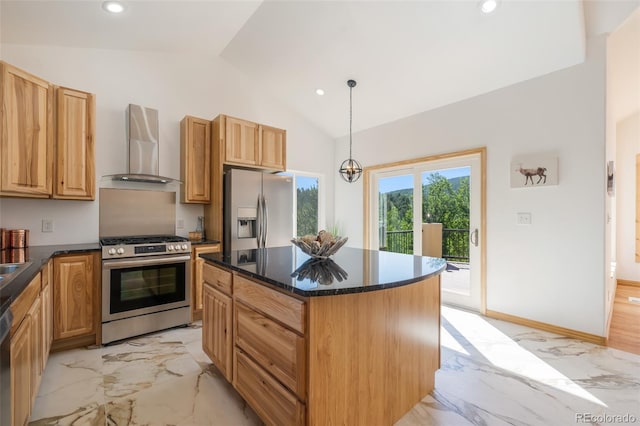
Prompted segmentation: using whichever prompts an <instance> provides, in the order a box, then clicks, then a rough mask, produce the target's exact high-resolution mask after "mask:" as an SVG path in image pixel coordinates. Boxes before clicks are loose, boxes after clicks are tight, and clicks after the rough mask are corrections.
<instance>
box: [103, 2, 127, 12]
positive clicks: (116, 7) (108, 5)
mask: <svg viewBox="0 0 640 426" xmlns="http://www.w3.org/2000/svg"><path fill="white" fill-rule="evenodd" d="M102 8H103V9H104V10H106V11H107V12H111V13H121V12H123V11H124V5H123V4H122V3H120V2H119V1H105V2H104V3H102Z"/></svg>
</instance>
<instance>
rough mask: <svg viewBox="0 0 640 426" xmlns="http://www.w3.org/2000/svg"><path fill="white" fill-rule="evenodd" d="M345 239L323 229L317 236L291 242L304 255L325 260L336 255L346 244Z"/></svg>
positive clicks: (308, 236) (305, 236)
mask: <svg viewBox="0 0 640 426" xmlns="http://www.w3.org/2000/svg"><path fill="white" fill-rule="evenodd" d="M347 240H348V238H347V237H337V236H334V235H333V234H331V232H327V231H325V230H324V229H323V230H322V231H320V232H318V235H304V236H302V237H299V238H294V239H292V240H291V242H292V243H293V244H295V245H296V246H297V247H299V248H300V250H302V251H303V252H304V253H306V254H308V255H309V256H311V257H314V258H316V259H327V258H328V257H329V256H331V255H332V254H334V253H336V252H337V251H338V250H339V249H340V247H342V246H343V245H344V244H345V243H346V242H347Z"/></svg>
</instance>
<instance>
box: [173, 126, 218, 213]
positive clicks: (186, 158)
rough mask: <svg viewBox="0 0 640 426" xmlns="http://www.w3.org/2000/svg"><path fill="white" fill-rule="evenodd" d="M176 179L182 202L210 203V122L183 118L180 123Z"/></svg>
mask: <svg viewBox="0 0 640 426" xmlns="http://www.w3.org/2000/svg"><path fill="white" fill-rule="evenodd" d="M180 179H181V180H182V182H183V188H182V194H181V199H182V202H183V203H200V204H207V203H209V202H210V201H211V190H210V185H211V121H209V120H205V119H202V118H196V117H191V116H186V117H184V118H183V119H182V121H181V122H180Z"/></svg>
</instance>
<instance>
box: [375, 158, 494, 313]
mask: <svg viewBox="0 0 640 426" xmlns="http://www.w3.org/2000/svg"><path fill="white" fill-rule="evenodd" d="M481 168H482V159H481V154H480V153H474V154H466V155H461V156H452V157H448V158H438V159H434V160H425V161H421V162H416V163H412V164H403V165H400V166H395V167H389V168H380V169H378V170H376V171H374V172H372V173H371V175H370V177H371V185H370V192H371V193H370V204H371V205H370V208H369V215H370V217H369V224H370V225H369V228H370V229H369V230H368V231H369V241H370V245H369V246H370V247H371V248H374V249H378V250H386V251H393V252H398V253H407V254H416V255H424V256H433V257H443V258H445V259H446V260H447V269H446V270H445V271H444V272H443V273H442V275H441V288H442V301H443V303H447V304H452V305H457V306H462V307H465V308H468V309H473V310H477V311H480V310H482V284H481V281H482V279H481V277H482V269H481V268H482V262H481V258H482V256H481V238H482V235H481V229H482V226H481V221H482V217H481V212H482V209H481V200H482V170H481Z"/></svg>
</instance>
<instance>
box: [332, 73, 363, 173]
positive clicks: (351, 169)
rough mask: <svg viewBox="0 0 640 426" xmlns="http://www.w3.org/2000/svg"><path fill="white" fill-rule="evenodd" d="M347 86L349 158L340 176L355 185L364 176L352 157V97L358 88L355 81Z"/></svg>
mask: <svg viewBox="0 0 640 426" xmlns="http://www.w3.org/2000/svg"><path fill="white" fill-rule="evenodd" d="M347 86H349V158H348V159H346V160H344V161H343V162H342V164H341V165H340V170H338V171H339V172H340V176H342V179H344V180H346V181H347V182H349V183H353V182H355V181H357V180H358V179H360V175H361V174H362V166H361V165H360V163H358V161H356V160H354V159H353V157H352V156H351V145H352V141H351V139H352V137H351V122H352V115H353V112H352V111H353V100H352V96H351V92H352V91H353V88H354V87H355V86H356V81H355V80H349V81H347Z"/></svg>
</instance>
